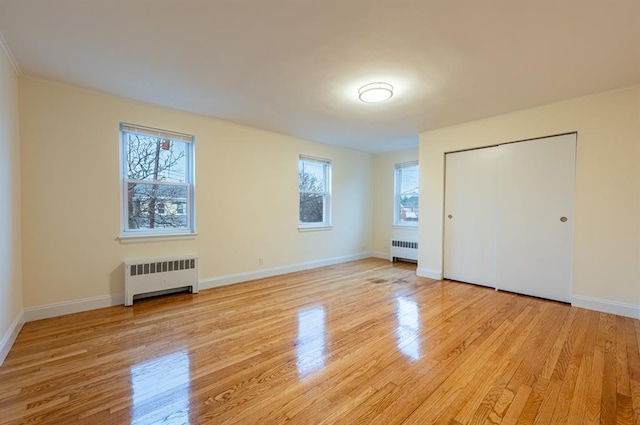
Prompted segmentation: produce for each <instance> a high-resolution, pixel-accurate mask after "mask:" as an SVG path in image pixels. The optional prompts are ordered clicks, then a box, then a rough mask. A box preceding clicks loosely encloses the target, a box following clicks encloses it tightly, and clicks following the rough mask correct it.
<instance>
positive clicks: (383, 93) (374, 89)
mask: <svg viewBox="0 0 640 425" xmlns="http://www.w3.org/2000/svg"><path fill="white" fill-rule="evenodd" d="M391 96H393V86H392V85H391V84H388V83H382V82H380V83H370V84H365V85H364V86H362V87H360V90H358V97H359V98H360V100H361V101H363V102H365V103H380V102H384V101H385V100H389V99H391Z"/></svg>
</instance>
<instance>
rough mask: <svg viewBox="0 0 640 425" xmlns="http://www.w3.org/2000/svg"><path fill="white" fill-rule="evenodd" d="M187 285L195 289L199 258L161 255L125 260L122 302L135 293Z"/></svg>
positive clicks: (125, 302)
mask: <svg viewBox="0 0 640 425" xmlns="http://www.w3.org/2000/svg"><path fill="white" fill-rule="evenodd" d="M186 287H189V288H190V290H191V292H192V293H194V294H197V293H198V258H197V257H180V258H162V259H155V260H144V261H126V262H125V263H124V290H125V294H124V305H127V306H128V305H132V304H133V297H134V295H139V294H146V293H149V292H156V291H166V290H168V289H177V288H186Z"/></svg>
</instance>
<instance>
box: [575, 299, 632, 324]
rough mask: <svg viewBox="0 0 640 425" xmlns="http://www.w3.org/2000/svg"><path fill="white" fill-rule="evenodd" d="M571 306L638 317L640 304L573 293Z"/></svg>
mask: <svg viewBox="0 0 640 425" xmlns="http://www.w3.org/2000/svg"><path fill="white" fill-rule="evenodd" d="M571 305H572V306H573V307H580V308H586V309H588V310H595V311H601V312H603V313H611V314H617V315H618V316H625V317H631V318H633V319H640V306H637V305H633V304H625V303H619V302H616V301H609V300H603V299H600V298H591V297H585V296H582V295H574V296H572V297H571Z"/></svg>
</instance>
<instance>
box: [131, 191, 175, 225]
mask: <svg viewBox="0 0 640 425" xmlns="http://www.w3.org/2000/svg"><path fill="white" fill-rule="evenodd" d="M187 190H188V188H187V186H172V185H163V184H136V183H129V185H128V193H127V199H128V212H129V214H128V215H129V229H176V228H186V227H187V226H188V223H187V215H185V214H184V209H186V208H185V207H184V206H186V205H188V204H186V202H187ZM180 205H184V206H183V207H182V208H180V207H179V206H180ZM179 211H182V212H179Z"/></svg>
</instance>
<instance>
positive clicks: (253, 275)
mask: <svg viewBox="0 0 640 425" xmlns="http://www.w3.org/2000/svg"><path fill="white" fill-rule="evenodd" d="M374 256H375V255H374V254H373V253H362V254H354V255H346V256H344V257H334V258H327V259H324V260H317V261H308V262H305V263H297V264H290V265H287V266H281V267H271V268H268V269H261V270H254V271H250V272H243V273H234V274H228V275H224V276H217V277H211V278H208V279H200V280H199V281H198V286H199V287H200V289H201V290H202V289H211V288H217V287H219V286H225V285H231V284H234V283H240V282H246V281H248V280H255V279H263V278H265V277H272V276H278V275H281V274H286V273H293V272H299V271H302V270H309V269H315V268H318V267H325V266H332V265H334V264H340V263H346V262H348V261H356V260H362V259H364V258H371V257H374ZM384 258H386V259H388V257H384Z"/></svg>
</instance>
